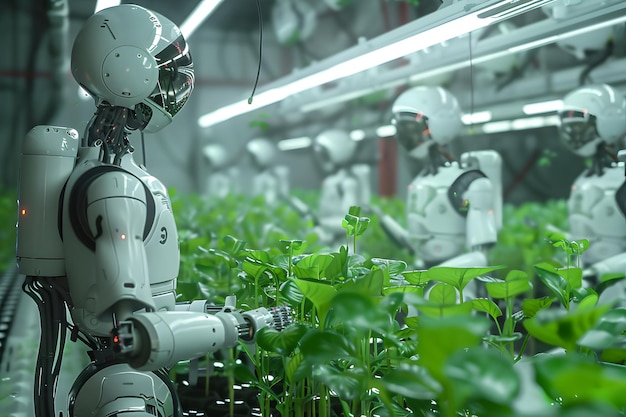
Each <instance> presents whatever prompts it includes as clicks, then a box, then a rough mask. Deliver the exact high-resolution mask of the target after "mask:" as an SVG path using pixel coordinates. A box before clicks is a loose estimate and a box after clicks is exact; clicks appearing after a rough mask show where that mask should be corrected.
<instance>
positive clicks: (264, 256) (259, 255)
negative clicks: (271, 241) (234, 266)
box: [245, 249, 272, 264]
mask: <svg viewBox="0 0 626 417" xmlns="http://www.w3.org/2000/svg"><path fill="white" fill-rule="evenodd" d="M245 254H246V255H247V256H248V257H250V258H252V259H254V260H256V261H259V263H261V264H270V263H272V260H271V257H270V254H269V253H268V252H267V251H264V250H253V249H246V251H245Z"/></svg>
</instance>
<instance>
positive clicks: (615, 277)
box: [600, 273, 626, 283]
mask: <svg viewBox="0 0 626 417" xmlns="http://www.w3.org/2000/svg"><path fill="white" fill-rule="evenodd" d="M625 276H626V275H625V274H623V273H610V274H602V275H601V276H600V282H602V283H605V282H608V281H613V280H618V279H623V278H624V277H625Z"/></svg>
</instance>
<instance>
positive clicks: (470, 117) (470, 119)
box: [461, 110, 491, 125]
mask: <svg viewBox="0 0 626 417" xmlns="http://www.w3.org/2000/svg"><path fill="white" fill-rule="evenodd" d="M490 120H491V112H490V111H489V110H485V111H478V112H476V113H466V114H464V115H462V116H461V121H462V122H463V124H466V125H472V124H477V123H486V122H488V121H490Z"/></svg>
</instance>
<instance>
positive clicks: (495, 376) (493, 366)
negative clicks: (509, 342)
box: [444, 347, 520, 407]
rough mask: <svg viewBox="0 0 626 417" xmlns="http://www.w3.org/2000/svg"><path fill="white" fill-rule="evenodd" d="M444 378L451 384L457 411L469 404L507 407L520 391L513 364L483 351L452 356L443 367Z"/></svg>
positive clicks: (497, 355) (462, 351)
mask: <svg viewBox="0 0 626 417" xmlns="http://www.w3.org/2000/svg"><path fill="white" fill-rule="evenodd" d="M444 374H445V376H446V378H447V380H448V381H449V382H450V383H451V384H452V388H451V390H452V392H453V393H454V394H453V395H454V396H455V397H456V398H455V399H454V403H455V405H456V406H457V407H463V406H464V405H465V404H466V403H467V401H468V400H474V401H476V400H479V401H480V400H486V401H487V402H488V403H495V404H502V405H508V404H511V402H512V401H513V400H514V399H515V398H516V397H517V394H518V393H519V390H520V380H519V377H518V376H517V373H516V372H515V370H514V369H513V362H512V361H511V360H510V359H507V358H506V357H505V356H503V355H502V354H501V353H500V352H498V351H496V350H491V349H485V348H483V347H471V348H469V349H468V350H461V351H458V352H456V353H454V354H452V355H451V356H450V358H449V359H448V360H447V361H446V364H445V365H444Z"/></svg>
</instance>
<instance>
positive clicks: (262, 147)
mask: <svg viewBox="0 0 626 417" xmlns="http://www.w3.org/2000/svg"><path fill="white" fill-rule="evenodd" d="M246 149H247V150H248V153H249V154H250V155H251V156H252V159H253V161H254V163H255V164H256V165H257V166H258V167H259V168H267V167H269V166H270V165H271V164H272V163H273V162H274V160H275V159H276V153H277V152H278V148H277V146H276V145H275V144H274V142H272V141H271V140H269V139H267V138H255V139H252V140H251V141H250V142H248V144H247V145H246Z"/></svg>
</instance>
